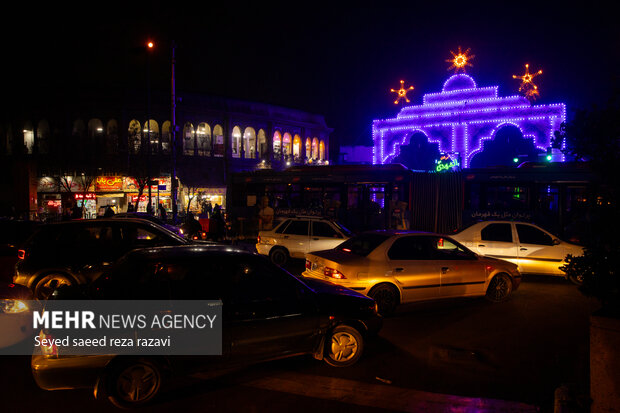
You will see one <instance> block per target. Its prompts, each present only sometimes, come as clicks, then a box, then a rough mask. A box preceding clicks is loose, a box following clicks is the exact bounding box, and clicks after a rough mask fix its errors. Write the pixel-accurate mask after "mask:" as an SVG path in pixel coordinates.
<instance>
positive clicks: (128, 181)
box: [123, 176, 170, 192]
mask: <svg viewBox="0 0 620 413" xmlns="http://www.w3.org/2000/svg"><path fill="white" fill-rule="evenodd" d="M151 182H152V183H153V185H152V186H151V192H152V191H157V190H158V189H159V191H160V192H163V191H166V192H170V177H161V178H153V179H151ZM155 182H157V183H155ZM123 190H124V191H125V192H138V190H139V188H138V183H137V181H136V179H135V178H132V177H130V176H127V177H125V178H124V179H123ZM144 190H145V191H148V186H145V187H144Z"/></svg>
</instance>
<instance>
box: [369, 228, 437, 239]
mask: <svg viewBox="0 0 620 413" xmlns="http://www.w3.org/2000/svg"><path fill="white" fill-rule="evenodd" d="M362 234H381V235H386V236H390V237H391V236H400V235H437V236H439V237H445V235H444V234H438V233H436V232H427V231H413V230H404V229H377V230H373V231H365V232H362Z"/></svg>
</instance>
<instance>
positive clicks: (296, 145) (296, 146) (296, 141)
mask: <svg viewBox="0 0 620 413" xmlns="http://www.w3.org/2000/svg"><path fill="white" fill-rule="evenodd" d="M293 158H295V160H296V161H300V160H301V137H300V136H299V135H295V136H294V137H293Z"/></svg>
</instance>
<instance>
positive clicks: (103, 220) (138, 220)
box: [46, 217, 155, 227]
mask: <svg viewBox="0 0 620 413" xmlns="http://www.w3.org/2000/svg"><path fill="white" fill-rule="evenodd" d="M110 222H113V223H115V224H118V223H119V222H136V223H142V224H150V225H153V226H155V225H154V223H153V222H152V221H149V220H148V219H144V218H139V217H135V218H134V217H127V218H125V217H124V218H123V220H122V221H119V220H117V219H114V218H97V219H73V220H71V221H60V222H50V223H49V224H46V225H47V226H50V227H51V226H62V225H86V224H94V223H97V224H98V223H110Z"/></svg>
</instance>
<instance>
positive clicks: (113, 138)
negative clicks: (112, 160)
mask: <svg viewBox="0 0 620 413" xmlns="http://www.w3.org/2000/svg"><path fill="white" fill-rule="evenodd" d="M105 134H106V140H105V142H106V144H105V147H106V153H107V154H108V155H114V154H116V153H118V122H117V121H116V120H115V119H110V120H109V121H108V124H107V126H106V132H105Z"/></svg>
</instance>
